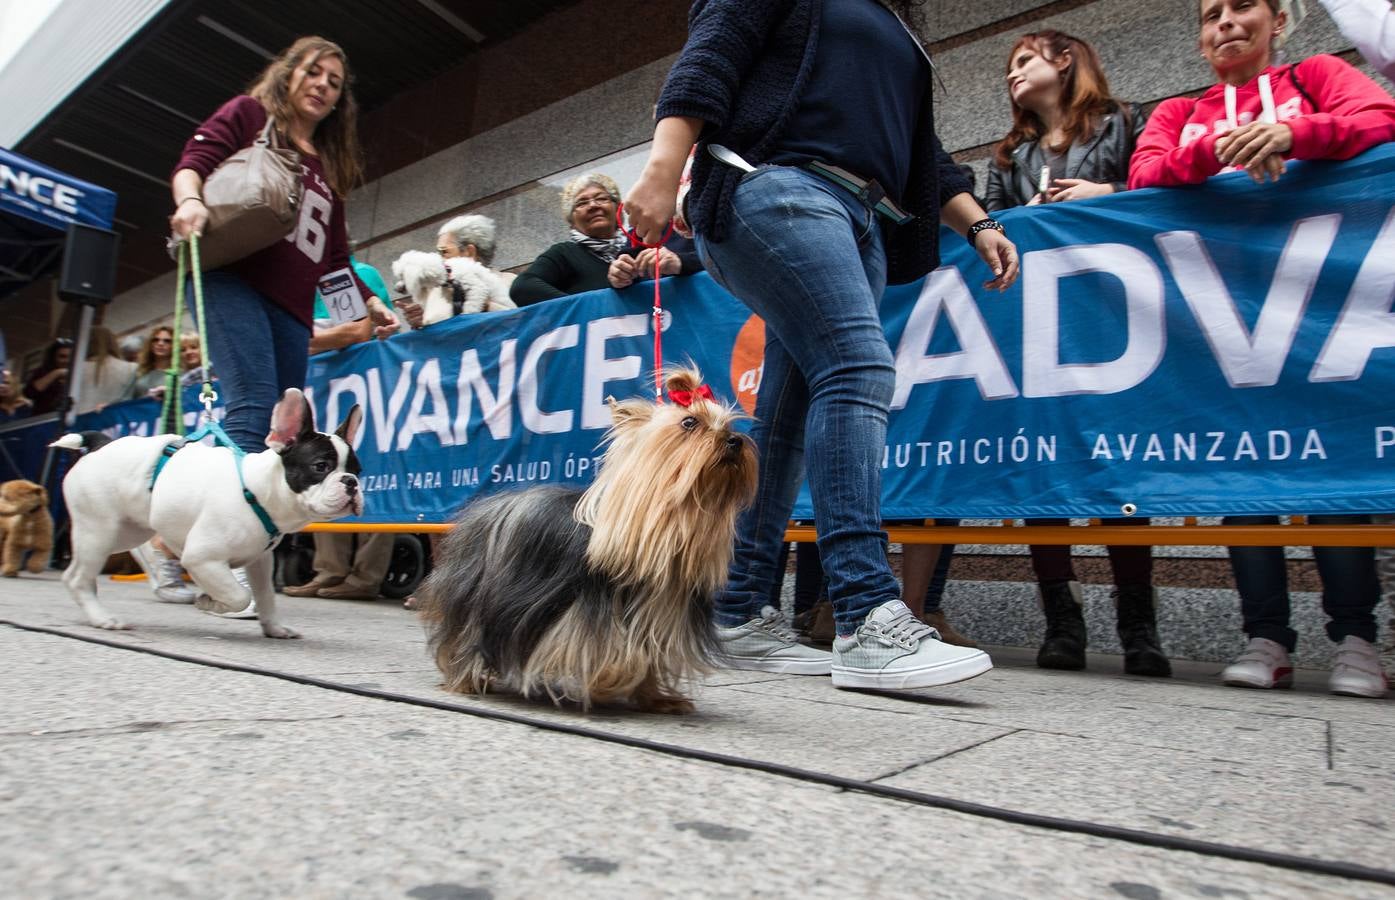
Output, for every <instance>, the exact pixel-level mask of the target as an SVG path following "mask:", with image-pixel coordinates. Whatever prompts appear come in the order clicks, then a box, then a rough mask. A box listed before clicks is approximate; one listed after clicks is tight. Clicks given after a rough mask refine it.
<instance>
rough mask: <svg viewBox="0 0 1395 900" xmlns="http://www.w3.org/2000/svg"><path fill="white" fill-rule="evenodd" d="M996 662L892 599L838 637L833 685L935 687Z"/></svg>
mask: <svg viewBox="0 0 1395 900" xmlns="http://www.w3.org/2000/svg"><path fill="white" fill-rule="evenodd" d="M991 668H993V661H992V660H991V659H989V658H988V654H987V653H984V652H983V651H982V650H977V649H974V648H972V647H955V646H953V645H952V644H946V643H945V642H944V641H942V640H940V633H939V632H938V631H936V630H935V629H933V628H931V627H930V626H929V625H926V624H925V623H924V622H922V621H920V620H919V619H917V618H916V617H915V616H914V615H912V614H911V611H910V609H908V608H907V606H906V604H904V603H902V602H901V601H900V600H891V601H888V602H886V603H883V604H882V605H881V606H878V607H877V608H876V609H874V610H872V611H871V612H870V613H868V615H867V620H866V621H865V622H863V623H862V624H861V625H860V626H859V627H858V629H857V631H856V632H854V633H853V634H852V635H851V636H849V637H840V638H837V639H835V640H834V641H833V686H834V687H843V688H872V689H877V690H884V691H894V690H900V689H903V688H918V687H935V686H937V685H942V684H953V683H954V682H956V681H965V680H967V679H970V678H973V677H975V676H977V675H982V674H983V673H984V672H987V671H988V670H989V669H991Z"/></svg>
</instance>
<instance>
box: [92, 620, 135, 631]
mask: <svg viewBox="0 0 1395 900" xmlns="http://www.w3.org/2000/svg"><path fill="white" fill-rule="evenodd" d="M92 625H93V627H95V628H104V629H106V630H107V631H130V630H131V626H130V625H127V624H126V623H125V622H122V621H121V620H120V619H102V620H101V621H98V622H93V623H92Z"/></svg>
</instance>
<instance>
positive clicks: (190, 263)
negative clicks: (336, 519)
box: [150, 234, 281, 547]
mask: <svg viewBox="0 0 1395 900" xmlns="http://www.w3.org/2000/svg"><path fill="white" fill-rule="evenodd" d="M176 263H177V264H176V278H177V279H178V281H177V282H176V284H175V289H174V333H175V334H182V333H183V332H182V331H181V330H180V327H179V326H180V322H181V320H182V318H183V315H184V276H185V275H186V273H187V274H188V275H189V276H191V279H192V281H193V282H194V318H195V320H196V323H197V325H198V329H199V364H200V365H201V366H202V367H203V389H202V390H200V391H199V402H200V403H202V404H203V424H201V425H200V426H199V427H198V428H197V429H195V430H194V432H193V433H192V434H188V435H186V436H185V437H183V438H181V439H180V440H179V441H178V442H177V443H173V444H170V445H168V446H167V447H165V451H164V452H163V453H161V454H160V458H159V459H158V460H156V461H155V470H154V471H153V472H152V473H151V474H150V489H151V490H154V489H155V481H156V480H157V479H158V478H159V477H160V472H161V470H163V469H164V468H165V463H167V462H169V461H170V457H172V456H174V454H175V453H177V452H178V451H179V450H180V448H182V447H183V446H184V445H185V444H188V443H197V442H198V441H201V440H203V439H204V438H205V437H208V436H210V435H211V436H212V437H213V442H214V443H215V444H217V445H219V446H222V447H227V448H228V449H229V450H231V451H232V452H233V459H234V460H235V461H236V463H237V480H238V481H239V482H240V483H241V484H242V498H243V499H244V500H246V501H247V505H248V506H250V507H252V512H254V513H256V515H257V519H258V520H259V521H260V522H261V523H262V528H263V529H264V530H265V531H266V534H267V546H268V547H271V546H274V545H275V544H276V541H277V540H278V539H279V538H280V536H281V532H280V530H279V529H277V527H276V523H275V522H273V521H272V520H271V516H270V514H268V513H267V511H266V509H265V508H263V507H262V505H261V503H260V502H259V501H258V500H257V497H256V495H255V494H253V493H252V491H251V489H249V488H248V487H247V479H246V478H244V477H243V474H242V460H243V458H244V457H246V456H247V451H245V450H243V449H242V448H241V447H239V446H238V445H237V442H236V441H234V440H233V439H232V438H230V437H228V433H227V432H226V431H224V430H223V426H221V425H219V424H218V423H217V422H215V421H214V420H213V404H214V403H216V402H217V400H218V392H217V391H215V390H213V364H212V363H211V362H209V360H208V332H207V331H206V330H205V329H204V315H203V272H202V271H201V269H200V266H199V236H198V235H197V234H191V235H189V238H188V240H185V241H181V242H180V244H179V250H178V253H177V255H176ZM186 263H187V268H186ZM182 399H183V398H181V397H180V390H179V354H177V353H176V354H174V355H173V356H172V357H171V358H170V367H169V368H168V369H166V370H165V402H164V404H163V405H162V406H161V407H160V424H161V426H163V425H164V424H165V423H166V422H169V421H170V420H169V418H168V417H169V415H170V414H171V413H173V415H174V421H173V424H174V431H176V432H178V431H183V430H184V429H183V423H184V412H183V404H182V402H181V401H182Z"/></svg>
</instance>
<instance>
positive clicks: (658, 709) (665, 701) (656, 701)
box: [640, 697, 697, 716]
mask: <svg viewBox="0 0 1395 900" xmlns="http://www.w3.org/2000/svg"><path fill="white" fill-rule="evenodd" d="M640 709H641V710H643V711H644V712H651V713H659V714H660V715H665V716H686V715H688V714H689V713H692V712H695V711H696V710H697V707H696V706H694V705H693V701H691V700H689V699H687V698H686V697H654V698H652V699H650V700H648V701H644V702H642V703H641V705H640Z"/></svg>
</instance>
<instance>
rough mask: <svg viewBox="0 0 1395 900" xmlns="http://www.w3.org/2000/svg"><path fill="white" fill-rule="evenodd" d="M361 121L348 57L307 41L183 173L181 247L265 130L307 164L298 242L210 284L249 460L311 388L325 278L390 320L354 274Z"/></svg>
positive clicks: (177, 191) (216, 360)
mask: <svg viewBox="0 0 1395 900" xmlns="http://www.w3.org/2000/svg"><path fill="white" fill-rule="evenodd" d="M357 117H358V107H357V104H356V103H355V102H354V97H353V94H352V92H351V91H350V90H349V63H348V59H347V57H346V56H345V55H344V51H343V50H342V49H340V48H339V47H338V46H337V45H335V44H333V43H331V42H330V41H327V40H325V39H324V38H321V37H303V38H300V39H299V40H297V41H296V42H295V43H294V44H292V45H291V46H290V48H288V49H287V50H286V51H285V52H283V53H282V54H281V55H280V57H278V58H277V59H276V60H274V61H273V62H272V63H271V64H270V65H268V66H267V67H266V69H265V70H264V71H263V72H262V73H261V75H260V76H259V77H258V78H257V80H256V81H255V82H253V84H252V86H251V87H250V88H249V89H248V92H247V94H245V95H243V96H240V97H234V98H233V99H232V100H229V101H228V102H227V103H225V104H223V106H222V107H221V108H220V109H219V110H218V111H217V112H216V113H214V114H213V115H212V117H210V118H209V119H208V121H206V122H204V123H203V124H202V125H200V126H199V128H198V130H197V131H195V132H194V136H193V137H192V138H191V139H190V140H189V142H188V143H187V144H185V146H184V153H183V155H182V156H181V157H180V159H179V163H178V164H177V165H176V166H175V172H174V177H173V179H172V181H171V185H172V187H173V191H174V202H175V210H174V215H173V216H171V217H170V226H171V229H172V230H173V232H174V235H175V237H176V238H180V239H183V238H187V237H188V236H189V235H190V234H191V233H198V234H203V233H204V231H205V229H206V228H207V226H208V223H209V212H208V208H207V207H206V206H205V205H204V197H203V188H204V183H205V181H206V180H207V179H208V178H209V176H210V175H212V174H213V173H214V171H215V170H217V169H218V167H219V166H220V165H222V164H223V162H224V161H225V160H227V159H228V158H229V157H231V156H233V155H234V154H235V153H237V152H238V151H240V150H242V149H243V148H246V147H249V146H251V145H252V144H253V142H254V141H257V140H258V139H259V137H260V136H261V135H262V132H263V130H264V129H265V128H266V126H267V124H268V122H270V124H271V125H272V128H271V137H272V138H273V139H274V140H275V141H277V142H279V143H280V144H281V146H289V147H291V148H293V149H294V150H295V151H296V152H297V153H299V155H300V168H301V173H302V177H301V183H302V185H303V188H304V191H303V195H302V197H301V199H300V201H299V218H298V220H297V221H296V222H295V225H294V228H292V229H291V230H290V233H289V234H287V235H286V236H285V237H284V238H278V239H275V240H273V241H272V242H271V243H270V246H267V247H265V248H264V249H261V250H257V251H256V252H254V253H252V254H251V255H250V256H246V257H243V258H242V259H239V260H236V261H235V262H231V263H228V264H226V265H224V266H223V267H221V268H218V269H215V270H213V271H210V272H206V273H205V274H204V276H203V283H204V292H205V297H206V301H205V304H204V309H205V311H206V312H205V315H206V316H207V317H208V319H207V322H206V326H207V333H208V344H209V347H208V349H209V357H210V359H211V361H212V363H213V365H214V367H215V368H216V370H217V373H218V377H219V379H221V381H222V385H223V397H224V401H225V403H226V407H227V415H226V418H225V419H224V420H223V427H224V429H225V430H226V431H227V433H228V435H229V436H230V437H231V438H232V439H233V440H234V441H236V442H237V445H238V446H239V447H241V448H242V449H243V450H245V451H247V452H249V453H255V452H258V451H260V450H264V449H265V447H266V445H265V443H264V441H263V438H264V436H265V435H266V429H267V423H268V422H269V421H271V410H272V408H273V407H274V406H275V404H276V401H277V399H278V398H279V397H280V396H281V394H282V393H283V392H284V391H285V389H286V388H289V387H302V386H303V385H304V383H305V369H306V361H307V358H308V355H309V345H310V333H311V316H312V311H313V306H314V300H315V289H316V285H317V284H318V283H319V281H320V279H321V278H322V277H323V276H324V275H325V274H326V273H328V272H335V271H337V270H340V269H344V270H346V271H347V272H348V273H349V277H351V278H353V280H354V282H355V285H356V286H357V288H358V290H359V293H360V294H361V295H362V296H363V298H364V300H365V301H366V302H367V303H368V306H369V309H370V311H371V313H372V314H373V315H374V317H375V318H378V317H379V316H381V315H387V316H391V313H387V312H386V310H385V308H384V307H382V306H381V304H380V303H375V302H374V301H375V300H376V299H377V298H374V296H373V292H372V291H371V290H369V288H368V286H367V285H365V284H364V283H363V282H362V281H361V280H359V278H358V276H357V275H355V274H354V273H353V269H352V267H351V266H350V265H349V240H348V231H347V229H346V227H345V217H344V198H345V197H346V196H348V193H349V191H350V190H351V189H352V188H353V186H354V184H355V183H356V182H357V181H358V180H359V178H360V176H361V173H362V168H361V163H360V154H359V145H358V134H357V130H356V127H357ZM229 227H232V226H229Z"/></svg>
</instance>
